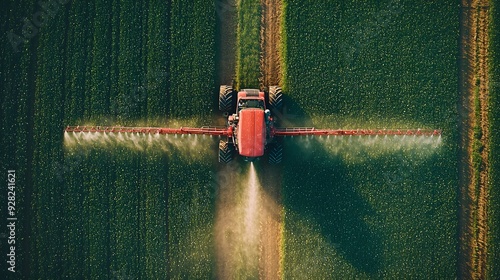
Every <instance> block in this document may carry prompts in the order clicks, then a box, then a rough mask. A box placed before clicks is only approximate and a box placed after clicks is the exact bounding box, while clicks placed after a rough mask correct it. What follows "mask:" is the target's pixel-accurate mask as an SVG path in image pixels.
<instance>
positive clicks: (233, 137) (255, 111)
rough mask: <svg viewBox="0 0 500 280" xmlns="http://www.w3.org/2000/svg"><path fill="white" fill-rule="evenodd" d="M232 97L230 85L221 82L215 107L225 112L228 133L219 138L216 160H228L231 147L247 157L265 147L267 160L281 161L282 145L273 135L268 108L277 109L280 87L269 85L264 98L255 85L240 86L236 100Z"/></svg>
mask: <svg viewBox="0 0 500 280" xmlns="http://www.w3.org/2000/svg"><path fill="white" fill-rule="evenodd" d="M233 100H234V91H233V89H232V87H230V86H221V87H220V92H219V109H220V110H221V111H222V112H224V113H225V114H227V115H228V118H227V126H228V128H229V130H230V131H231V132H232V133H230V135H228V137H227V139H222V140H220V142H219V162H229V161H231V159H232V158H233V152H234V150H235V149H236V150H237V151H238V154H239V155H240V156H243V157H245V159H246V160H248V161H253V160H255V159H257V158H259V157H261V156H263V155H264V151H265V150H269V161H270V162H271V163H279V162H281V158H282V153H283V148H282V146H281V142H280V141H278V140H277V139H276V138H275V137H274V132H275V128H274V120H273V117H272V116H271V110H270V109H273V110H280V109H281V107H282V104H283V96H282V93H281V89H280V88H279V87H277V86H272V87H269V98H268V100H269V102H266V98H265V93H264V92H262V91H259V90H257V89H243V90H241V91H240V92H238V96H237V100H236V101H237V102H234V101H233ZM267 105H268V106H267ZM232 112H234V113H233V114H231V115H229V114H230V113H232Z"/></svg>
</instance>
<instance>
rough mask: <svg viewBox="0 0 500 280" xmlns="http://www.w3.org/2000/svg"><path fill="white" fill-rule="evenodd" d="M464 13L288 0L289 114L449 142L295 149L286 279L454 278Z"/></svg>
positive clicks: (450, 8) (288, 187) (449, 7)
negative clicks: (418, 132)
mask: <svg viewBox="0 0 500 280" xmlns="http://www.w3.org/2000/svg"><path fill="white" fill-rule="evenodd" d="M456 4H457V3H456V1H440V2H439V3H438V2H433V3H416V2H415V3H407V2H403V1H396V0H394V1H382V2H380V3H379V2H377V3H360V2H359V1H344V2H342V3H340V2H332V3H324V2H314V3H312V2H310V1H309V2H307V3H306V2H304V1H295V0H288V1H285V5H284V6H285V11H284V32H285V38H286V40H285V41H284V46H285V47H284V54H283V57H284V60H285V68H286V73H287V77H286V79H285V84H284V85H283V87H284V90H285V91H286V93H287V96H288V98H289V99H290V102H289V103H287V104H290V105H289V106H288V109H289V113H291V114H294V113H296V114H301V115H303V116H304V117H305V118H309V122H310V123H311V124H312V125H315V126H321V127H333V128H338V127H339V126H343V125H353V124H358V125H360V126H361V127H360V128H371V127H374V128H384V127H385V128H395V127H401V126H406V127H410V126H415V128H419V127H420V128H422V127H425V128H441V129H443V132H444V134H443V136H442V143H441V144H439V145H432V147H429V146H425V145H424V146H419V145H421V144H418V143H415V144H411V145H415V147H414V148H411V149H407V148H398V149H395V151H394V152H393V153H387V151H386V150H384V152H383V153H378V152H377V150H373V149H374V148H371V144H366V145H363V147H352V151H350V149H349V147H348V145H346V146H343V147H344V148H345V150H342V151H338V153H341V154H342V155H341V156H339V155H336V154H331V153H332V150H331V149H330V148H328V147H329V145H328V141H329V140H328V139H326V140H322V141H313V140H309V141H306V142H297V141H295V142H293V141H289V142H288V144H287V145H288V146H289V147H290V148H288V147H287V150H288V151H289V150H294V151H295V150H303V152H302V153H300V154H299V155H296V154H292V153H287V154H286V155H285V156H289V157H290V159H289V160H290V161H291V162H298V163H297V164H296V165H287V166H285V176H284V178H285V182H284V186H285V187H284V191H283V200H284V205H285V208H286V214H285V225H286V226H285V253H284V254H285V260H284V267H285V271H284V274H285V277H287V278H295V277H299V276H300V275H303V274H304V273H305V271H308V270H307V269H308V268H309V267H311V266H313V267H315V271H316V272H315V273H317V274H316V275H317V276H318V277H316V278H321V277H322V275H327V273H328V272H331V271H337V272H338V273H339V274H338V276H337V277H343V278H370V277H375V278H401V277H410V278H421V277H431V278H442V277H450V276H452V275H455V262H456V259H455V256H456V252H455V248H456V242H457V240H456V239H455V229H456V225H457V221H456V215H455V210H456V209H455V206H456V203H455V198H456V189H455V186H456V184H457V175H456V172H455V170H456V162H455V161H454V159H455V158H456V156H455V155H456V149H457V145H456V139H457V131H456V128H455V124H456V120H457V117H456V116H457V115H456V110H455V108H456V87H457V86H456V85H457V73H458V72H457V69H456V40H457V36H458V17H457V15H456ZM332 141H334V140H332ZM360 141H361V140H360ZM367 141H377V140H376V139H375V140H374V139H367ZM379 141H382V140H379ZM391 141H393V140H389V145H390V146H391V147H392V146H394V147H398V144H397V143H392V142H391ZM394 141H395V140H394ZM435 141H440V140H439V139H436V140H435ZM354 143H356V142H354ZM436 143H438V142H436ZM409 145H410V144H409ZM297 146H298V147H297ZM307 147H309V148H307ZM373 147H375V146H373ZM421 149H432V150H431V151H428V152H426V153H425V154H424V153H421V152H420V150H421ZM287 161H288V160H287ZM298 174H300V176H299V175H298ZM304 231H306V232H307V236H309V238H297V236H299V235H300V233H301V232H304ZM315 246H317V247H318V248H319V252H320V253H317V255H315V256H316V257H315V258H313V259H314V260H315V263H314V264H312V263H311V262H310V261H307V260H306V256H308V255H311V254H313V252H312V251H314V250H315V248H316V247H315ZM308 275H311V274H308Z"/></svg>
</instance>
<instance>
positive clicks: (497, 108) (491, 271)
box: [487, 1, 500, 279]
mask: <svg viewBox="0 0 500 280" xmlns="http://www.w3.org/2000/svg"><path fill="white" fill-rule="evenodd" d="M490 5H491V25H490V30H491V31H490V36H491V37H490V55H491V60H490V63H491V65H490V84H489V85H490V104H489V110H490V115H489V120H490V135H491V138H490V157H489V163H490V188H489V198H490V201H489V204H488V227H489V230H490V232H489V236H488V259H487V264H488V267H487V270H488V272H487V276H488V279H499V278H500V225H499V221H500V190H499V186H500V157H499V155H500V130H499V129H498V128H499V127H500V36H499V33H498V29H499V28H500V7H499V6H498V4H496V3H495V2H494V1H491V2H490Z"/></svg>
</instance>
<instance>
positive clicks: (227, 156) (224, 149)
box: [219, 140, 233, 163]
mask: <svg viewBox="0 0 500 280" xmlns="http://www.w3.org/2000/svg"><path fill="white" fill-rule="evenodd" d="M231 160H233V145H232V144H230V143H228V142H227V141H226V140H220V141H219V162H222V163H228V162H230V161H231Z"/></svg>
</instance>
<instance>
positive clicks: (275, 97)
mask: <svg viewBox="0 0 500 280" xmlns="http://www.w3.org/2000/svg"><path fill="white" fill-rule="evenodd" d="M269 106H270V107H271V109H274V110H278V111H281V108H283V93H282V92H281V88H280V87H278V86H270V87H269Z"/></svg>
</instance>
